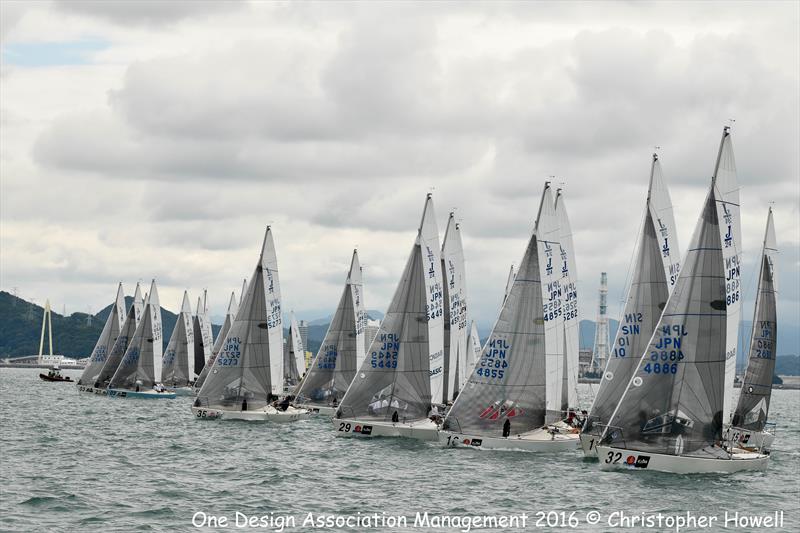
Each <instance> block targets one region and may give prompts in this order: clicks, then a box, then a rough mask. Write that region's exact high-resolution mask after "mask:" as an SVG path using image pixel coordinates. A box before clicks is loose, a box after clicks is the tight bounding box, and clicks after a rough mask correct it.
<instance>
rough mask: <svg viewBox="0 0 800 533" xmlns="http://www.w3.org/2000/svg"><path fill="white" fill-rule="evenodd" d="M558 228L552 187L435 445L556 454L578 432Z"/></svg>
mask: <svg viewBox="0 0 800 533" xmlns="http://www.w3.org/2000/svg"><path fill="white" fill-rule="evenodd" d="M558 238H559V228H558V224H557V218H556V213H555V206H554V202H553V195H552V192H551V189H550V184H549V183H546V184H545V187H544V191H543V193H542V199H541V202H540V204H539V213H538V216H537V220H536V226H535V229H534V231H533V234H532V235H531V238H530V240H529V241H528V245H527V247H526V248H525V253H524V255H523V257H522V260H521V261H520V262H519V266H518V268H517V274H516V276H515V278H514V281H513V283H512V285H511V289H510V290H509V291H508V295H507V297H506V298H505V301H504V302H503V305H502V307H501V309H500V314H499V316H498V318H497V321H496V322H495V324H494V327H493V328H492V332H491V334H490V336H489V340H488V341H487V343H486V345H485V346H484V348H483V350H482V353H481V357H480V359H479V361H478V362H477V364H476V365H475V367H474V370H473V372H472V373H471V375H470V378H469V381H468V382H467V384H466V386H465V387H464V388H463V390H462V391H461V393H460V394H459V395H458V398H457V399H456V401H455V402H454V403H453V407H452V408H451V409H450V412H449V413H448V414H447V417H446V418H445V419H444V423H443V426H442V431H441V432H440V433H439V442H440V444H443V445H445V446H449V447H462V446H463V447H471V448H480V449H506V450H524V451H560V450H566V449H573V448H575V447H576V446H577V443H578V438H577V435H576V434H575V433H571V432H569V431H561V430H560V429H559V428H556V427H555V426H554V424H556V423H558V422H560V421H561V419H562V414H561V394H562V392H561V388H562V383H563V381H562V380H563V375H564V354H563V348H564V344H563V319H562V316H561V297H560V291H559V287H560V279H561V269H560V267H559V266H558V264H557V261H558V259H559V254H558V252H557V250H559V242H558Z"/></svg>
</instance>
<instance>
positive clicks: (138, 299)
mask: <svg viewBox="0 0 800 533" xmlns="http://www.w3.org/2000/svg"><path fill="white" fill-rule="evenodd" d="M143 310H144V298H142V288H141V287H140V286H139V283H138V282H137V283H136V289H135V290H134V291H133V311H134V316H135V319H136V325H137V326H138V325H139V322H141V320H142V311H143Z"/></svg>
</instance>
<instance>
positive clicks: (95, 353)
mask: <svg viewBox="0 0 800 533" xmlns="http://www.w3.org/2000/svg"><path fill="white" fill-rule="evenodd" d="M124 323H125V294H124V293H123V292H122V283H120V284H119V286H118V287H117V299H116V300H115V301H114V305H112V306H111V312H109V313H108V318H107V319H106V323H105V325H104V326H103V331H102V332H100V337H99V338H98V339H97V344H95V346H94V350H92V355H91V356H90V357H89V362H88V363H87V364H86V368H84V370H83V373H82V374H81V377H80V379H78V385H89V386H91V385H94V383H95V381H97V377H98V376H99V375H100V372H102V370H103V365H105V362H106V359H108V354H109V353H111V349H112V348H113V347H114V342H116V340H117V337H119V332H120V330H121V329H122V326H123V324H124Z"/></svg>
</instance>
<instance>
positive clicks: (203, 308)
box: [192, 290, 214, 377]
mask: <svg viewBox="0 0 800 533" xmlns="http://www.w3.org/2000/svg"><path fill="white" fill-rule="evenodd" d="M192 328H193V330H194V367H193V372H194V376H195V377H198V376H199V375H200V374H201V373H202V372H203V368H204V367H205V366H206V364H207V363H208V362H209V361H211V359H212V354H213V351H212V350H213V348H214V334H213V333H212V330H211V318H210V317H209V316H208V301H207V291H205V290H203V297H202V298H200V297H199V296H198V297H197V308H196V311H195V316H194V322H193V326H192Z"/></svg>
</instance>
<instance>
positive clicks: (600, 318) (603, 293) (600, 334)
mask: <svg viewBox="0 0 800 533" xmlns="http://www.w3.org/2000/svg"><path fill="white" fill-rule="evenodd" d="M607 300H608V275H607V274H606V273H605V272H601V273H600V300H599V304H598V306H597V322H596V324H595V330H594V350H592V354H593V355H592V367H591V369H592V372H595V373H598V374H600V373H602V372H603V370H605V368H606V362H608V357H609V355H610V352H609V347H608V303H607Z"/></svg>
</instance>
